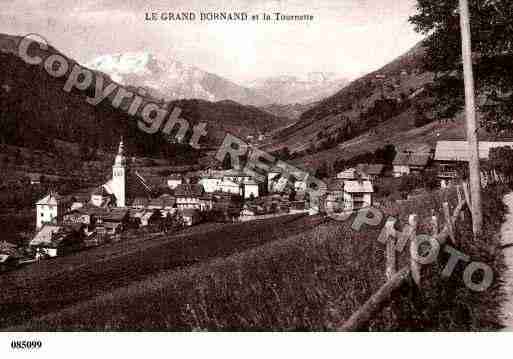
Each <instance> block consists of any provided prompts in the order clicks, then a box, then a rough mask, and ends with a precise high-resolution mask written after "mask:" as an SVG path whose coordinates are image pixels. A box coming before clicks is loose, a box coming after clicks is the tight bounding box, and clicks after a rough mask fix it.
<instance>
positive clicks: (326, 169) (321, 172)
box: [315, 161, 329, 179]
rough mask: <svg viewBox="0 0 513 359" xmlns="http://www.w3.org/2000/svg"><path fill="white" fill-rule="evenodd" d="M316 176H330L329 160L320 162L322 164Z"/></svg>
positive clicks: (321, 177)
mask: <svg viewBox="0 0 513 359" xmlns="http://www.w3.org/2000/svg"><path fill="white" fill-rule="evenodd" d="M315 177H317V178H319V179H323V178H328V177H329V166H328V162H326V161H324V162H322V163H321V164H320V166H319V167H318V168H317V170H316V171H315Z"/></svg>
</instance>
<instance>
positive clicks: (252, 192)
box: [242, 180, 259, 198]
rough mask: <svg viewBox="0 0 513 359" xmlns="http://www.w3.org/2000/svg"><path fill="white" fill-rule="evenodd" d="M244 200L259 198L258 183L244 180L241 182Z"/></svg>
mask: <svg viewBox="0 0 513 359" xmlns="http://www.w3.org/2000/svg"><path fill="white" fill-rule="evenodd" d="M242 186H243V192H244V198H250V197H254V198H257V197H258V196H259V192H258V189H259V187H258V183H257V182H255V181H253V180H245V181H244V182H242Z"/></svg>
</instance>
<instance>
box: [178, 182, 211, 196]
mask: <svg viewBox="0 0 513 359" xmlns="http://www.w3.org/2000/svg"><path fill="white" fill-rule="evenodd" d="M204 192H205V190H204V188H203V186H202V185H200V184H184V183H182V184H179V185H178V186H177V187H176V188H175V196H177V197H201V196H202V195H203V193H204Z"/></svg>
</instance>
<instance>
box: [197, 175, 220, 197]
mask: <svg viewBox="0 0 513 359" xmlns="http://www.w3.org/2000/svg"><path fill="white" fill-rule="evenodd" d="M222 180H223V177H222V176H220V175H216V174H212V173H209V174H206V175H204V176H202V178H201V179H200V180H199V182H198V183H199V184H200V185H202V186H203V188H204V189H205V192H207V193H213V192H217V191H220V190H221V189H220V185H221V181H222Z"/></svg>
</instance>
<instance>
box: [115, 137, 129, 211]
mask: <svg viewBox="0 0 513 359" xmlns="http://www.w3.org/2000/svg"><path fill="white" fill-rule="evenodd" d="M112 193H113V194H114V196H115V197H116V206H117V207H125V206H126V158H125V154H124V147H123V138H121V141H120V142H119V148H118V154H117V155H116V159H115V160H114V166H112Z"/></svg>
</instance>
